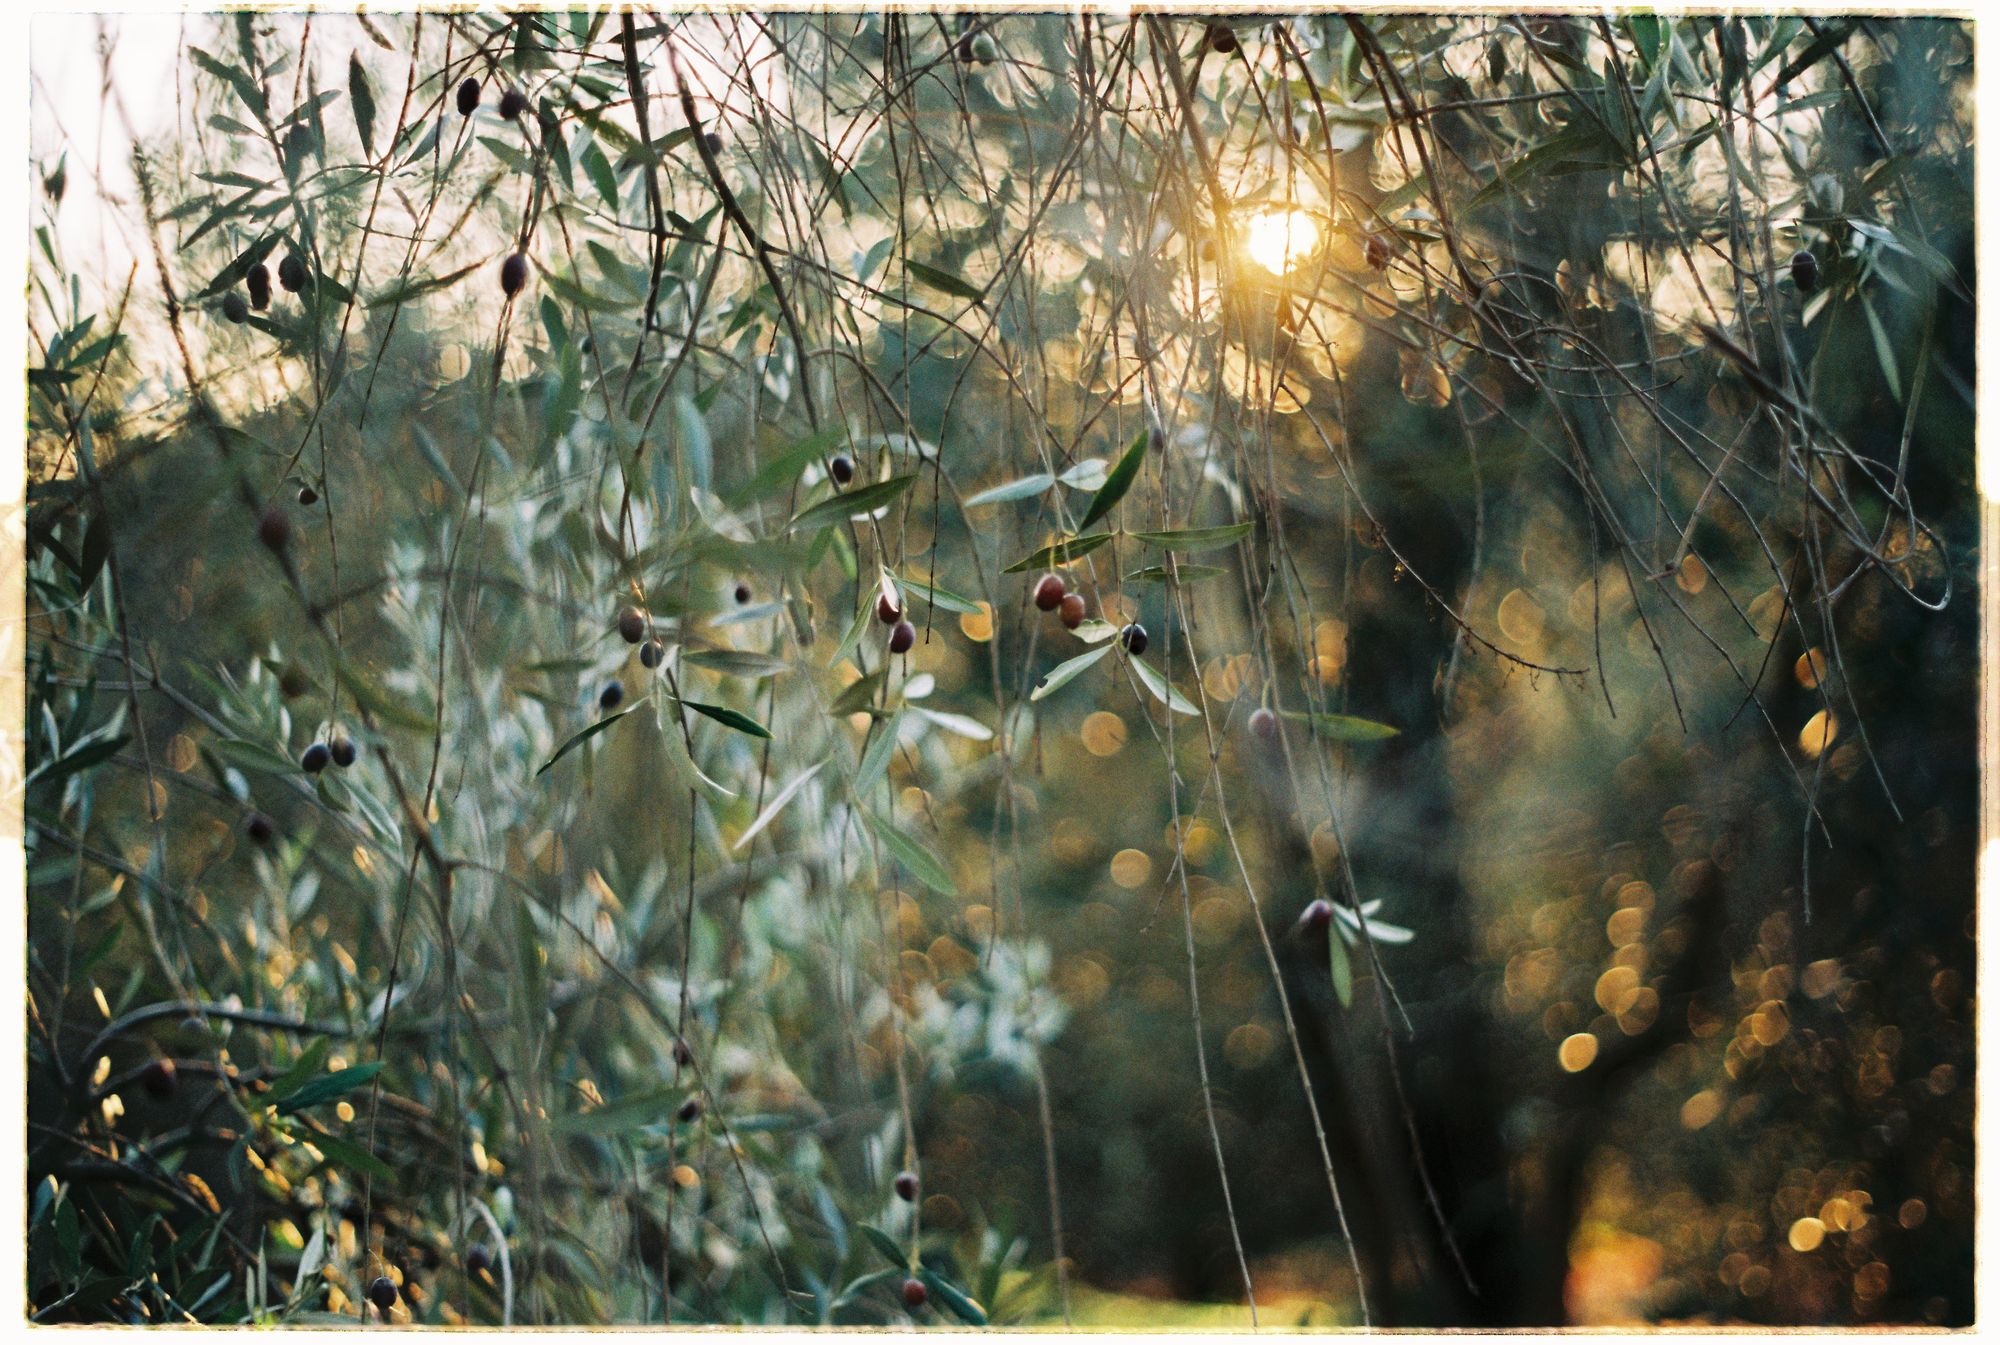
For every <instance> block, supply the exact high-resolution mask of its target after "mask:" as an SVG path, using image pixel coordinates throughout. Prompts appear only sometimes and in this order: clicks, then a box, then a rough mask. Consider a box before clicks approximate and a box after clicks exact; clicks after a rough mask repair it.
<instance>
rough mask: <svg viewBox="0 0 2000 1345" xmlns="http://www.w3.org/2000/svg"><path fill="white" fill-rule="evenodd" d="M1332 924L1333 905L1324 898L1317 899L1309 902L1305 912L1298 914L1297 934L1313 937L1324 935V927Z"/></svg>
mask: <svg viewBox="0 0 2000 1345" xmlns="http://www.w3.org/2000/svg"><path fill="white" fill-rule="evenodd" d="M1332 923H1333V903H1332V902H1330V901H1328V900H1327V899H1326V898H1325V897H1319V898H1317V899H1315V900H1314V901H1312V902H1309V903H1308V904H1307V906H1306V908H1305V910H1303V911H1301V912H1300V913H1299V932H1300V933H1301V934H1309V935H1315V936H1317V935H1321V934H1324V933H1326V927H1327V926H1328V925H1331V924H1332Z"/></svg>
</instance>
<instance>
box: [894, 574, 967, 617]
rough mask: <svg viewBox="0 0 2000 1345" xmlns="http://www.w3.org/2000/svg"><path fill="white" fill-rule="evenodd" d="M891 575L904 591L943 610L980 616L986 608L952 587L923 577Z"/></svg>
mask: <svg viewBox="0 0 2000 1345" xmlns="http://www.w3.org/2000/svg"><path fill="white" fill-rule="evenodd" d="M891 577H892V578H894V579H895V580H896V583H897V585H898V586H899V587H901V589H902V590H903V592H905V593H907V594H909V595H911V596H913V597H917V598H922V599H923V600H924V601H925V602H927V603H929V604H930V605H931V606H932V607H936V608H938V609H940V610H941V611H946V612H957V613H959V614H961V615H964V616H978V615H979V614H980V613H981V612H983V611H984V610H985V609H983V608H982V607H980V605H979V604H978V603H976V602H974V601H973V600H972V599H970V598H968V597H965V596H964V595H962V594H958V593H953V592H952V591H951V590H950V589H948V588H945V587H943V586H941V585H939V586H934V585H931V584H929V583H926V582H925V581H924V580H921V579H906V578H903V577H902V576H900V575H892V576H891Z"/></svg>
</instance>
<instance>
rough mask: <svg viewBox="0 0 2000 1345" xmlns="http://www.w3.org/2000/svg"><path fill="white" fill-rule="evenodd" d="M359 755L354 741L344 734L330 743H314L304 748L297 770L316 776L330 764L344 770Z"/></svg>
mask: <svg viewBox="0 0 2000 1345" xmlns="http://www.w3.org/2000/svg"><path fill="white" fill-rule="evenodd" d="M359 755H361V754H360V752H359V751H358V750H357V749H356V748H355V746H354V740H353V739H352V738H349V737H348V736H347V735H346V734H341V735H339V736H337V737H335V738H334V739H333V741H332V742H330V743H314V744H312V745H311V746H310V747H308V748H306V750H305V752H304V753H303V754H301V755H300V757H299V768H300V769H301V770H303V771H305V772H306V774H308V775H318V774H319V773H320V772H321V771H323V770H325V769H326V768H327V764H328V763H329V762H331V763H332V764H333V765H335V766H338V767H340V768H341V769H342V770H346V769H347V768H348V767H349V766H352V765H353V764H354V759H355V758H356V757H358V756H359Z"/></svg>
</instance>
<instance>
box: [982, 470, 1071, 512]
mask: <svg viewBox="0 0 2000 1345" xmlns="http://www.w3.org/2000/svg"><path fill="white" fill-rule="evenodd" d="M1055 483H1056V479H1055V478H1054V477H1053V476H1050V475H1049V474H1048V473H1047V472H1036V473H1035V474H1034V475H1033V476H1024V477H1022V478H1021V479H1020V480H1018V481H1009V482H1008V483H1007V484H1005V485H1003V486H993V487H991V488H990V489H987V490H982V491H980V492H979V493H978V494H977V495H974V496H973V497H972V498H971V499H969V500H967V501H966V502H965V507H966V508H967V509H976V508H978V507H979V506H980V505H983V504H1002V503H1005V502H1006V501H1008V500H1027V499H1032V498H1034V497H1035V496H1037V495H1040V494H1041V493H1042V492H1043V491H1045V490H1047V489H1048V488H1049V487H1050V486H1053V485H1054V484H1055Z"/></svg>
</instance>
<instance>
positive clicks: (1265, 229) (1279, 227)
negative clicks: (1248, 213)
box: [1243, 206, 1319, 275]
mask: <svg viewBox="0 0 2000 1345" xmlns="http://www.w3.org/2000/svg"><path fill="white" fill-rule="evenodd" d="M1243 246H1244V250H1245V251H1247V252H1248V253H1249V254H1250V260H1251V261H1253V262H1256V263H1257V265H1259V266H1261V267H1263V268H1264V269H1265V270H1266V271H1269V272H1270V273H1271V274H1272V275H1283V274H1284V273H1285V272H1287V271H1289V270H1291V269H1292V268H1293V267H1294V266H1297V265H1298V264H1299V262H1300V261H1302V260H1303V259H1305V258H1306V257H1308V256H1310V255H1312V251H1313V249H1314V248H1317V247H1318V246H1319V221H1318V220H1316V219H1314V218H1313V217H1312V215H1311V214H1310V213H1308V212H1307V211H1304V210H1300V209H1299V208H1298V207H1296V206H1280V207H1277V208H1275V209H1271V210H1266V211H1264V212H1263V213H1262V214H1260V215H1257V216H1255V217H1254V218H1252V219H1251V221H1250V224H1249V227H1248V228H1247V229H1245V231H1244V236H1243Z"/></svg>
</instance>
